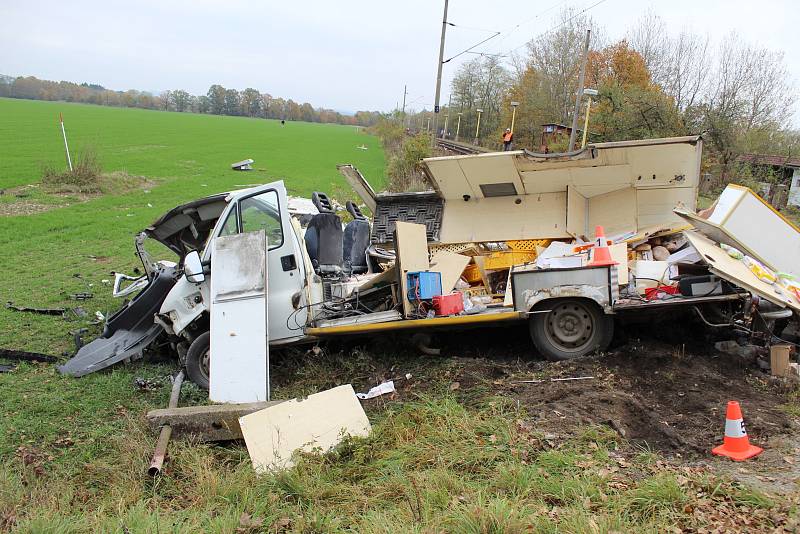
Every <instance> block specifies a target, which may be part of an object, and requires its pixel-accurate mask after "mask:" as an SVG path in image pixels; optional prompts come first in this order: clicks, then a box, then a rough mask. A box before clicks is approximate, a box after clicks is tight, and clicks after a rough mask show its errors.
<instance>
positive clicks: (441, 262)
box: [430, 250, 470, 295]
mask: <svg viewBox="0 0 800 534" xmlns="http://www.w3.org/2000/svg"><path fill="white" fill-rule="evenodd" d="M469 259H470V258H469V256H464V255H463V254H456V253H454V252H448V251H447V250H442V251H439V252H437V253H436V254H434V255H433V257H432V258H431V266H430V270H431V271H436V272H439V273H441V275H442V294H443V295H446V294H447V293H449V292H451V291H452V290H453V288H454V287H455V286H456V282H458V280H459V278H461V274H462V273H463V272H464V269H466V267H467V264H468V263H469Z"/></svg>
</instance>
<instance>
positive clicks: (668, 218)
mask: <svg viewBox="0 0 800 534" xmlns="http://www.w3.org/2000/svg"><path fill="white" fill-rule="evenodd" d="M696 199H697V190H696V189H695V188H694V187H673V188H668V189H639V190H638V191H636V211H637V213H636V220H637V224H638V225H639V228H643V227H645V226H652V225H657V224H658V225H668V226H672V225H675V224H677V223H681V222H682V221H681V218H680V217H679V216H678V215H676V214H675V213H674V211H673V210H674V209H675V207H676V206H679V205H682V206H685V207H686V208H687V209H689V210H692V211H693V210H694V209H695V205H696Z"/></svg>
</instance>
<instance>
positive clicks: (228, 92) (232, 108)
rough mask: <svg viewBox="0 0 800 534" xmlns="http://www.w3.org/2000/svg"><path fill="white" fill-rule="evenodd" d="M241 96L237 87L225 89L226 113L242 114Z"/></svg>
mask: <svg viewBox="0 0 800 534" xmlns="http://www.w3.org/2000/svg"><path fill="white" fill-rule="evenodd" d="M241 105H242V102H241V97H240V96H239V91H237V90H236V89H225V115H239V114H241Z"/></svg>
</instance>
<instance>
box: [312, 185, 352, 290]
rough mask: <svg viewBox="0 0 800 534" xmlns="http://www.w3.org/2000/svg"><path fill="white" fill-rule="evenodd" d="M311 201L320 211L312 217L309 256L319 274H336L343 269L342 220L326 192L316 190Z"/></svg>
mask: <svg viewBox="0 0 800 534" xmlns="http://www.w3.org/2000/svg"><path fill="white" fill-rule="evenodd" d="M311 201H312V202H313V203H314V206H316V208H317V210H318V211H319V213H318V214H316V215H314V216H313V217H312V218H311V222H309V223H308V228H307V229H306V235H305V241H306V250H307V251H308V256H309V257H310V258H311V264H312V265H313V266H314V271H315V272H316V273H317V274H336V273H339V272H341V271H342V235H343V231H342V220H341V219H340V218H339V216H338V215H336V213H334V211H333V204H331V201H330V199H329V198H328V196H327V195H326V194H325V193H320V192H314V193H312V195H311Z"/></svg>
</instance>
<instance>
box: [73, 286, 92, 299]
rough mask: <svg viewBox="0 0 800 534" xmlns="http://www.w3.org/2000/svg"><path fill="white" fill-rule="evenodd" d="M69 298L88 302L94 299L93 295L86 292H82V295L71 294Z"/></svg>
mask: <svg viewBox="0 0 800 534" xmlns="http://www.w3.org/2000/svg"><path fill="white" fill-rule="evenodd" d="M90 285H92V284H90ZM69 298H71V299H72V300H89V299H93V298H94V293H89V292H88V291H84V292H82V293H72V294H70V295H69Z"/></svg>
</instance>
